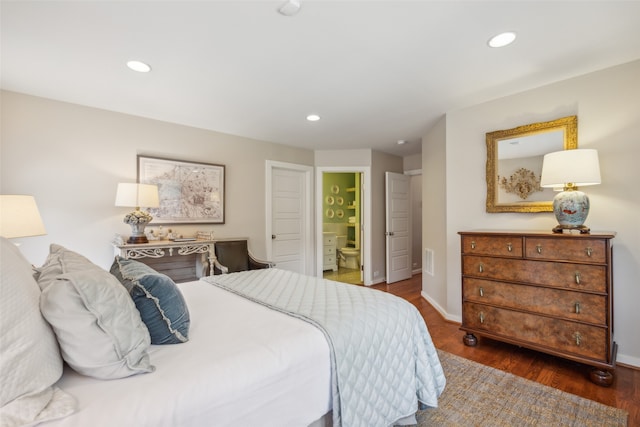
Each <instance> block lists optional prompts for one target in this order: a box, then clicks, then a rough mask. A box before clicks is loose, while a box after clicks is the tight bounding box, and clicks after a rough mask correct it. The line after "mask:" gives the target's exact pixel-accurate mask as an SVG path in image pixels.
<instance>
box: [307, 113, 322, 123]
mask: <svg viewBox="0 0 640 427" xmlns="http://www.w3.org/2000/svg"><path fill="white" fill-rule="evenodd" d="M307 120H309V121H310V122H317V121H318V120H320V116H319V115H317V114H309V115H308V116H307Z"/></svg>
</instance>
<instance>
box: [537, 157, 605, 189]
mask: <svg viewBox="0 0 640 427" xmlns="http://www.w3.org/2000/svg"><path fill="white" fill-rule="evenodd" d="M600 182H601V181H600V163H599V162H598V151H597V150H592V149H580V150H578V149H576V150H564V151H556V152H554V153H549V154H545V156H544V159H543V163H542V177H541V178H540V186H541V187H556V188H558V187H560V188H562V187H565V186H566V184H568V183H572V184H573V185H574V186H585V185H596V184H600Z"/></svg>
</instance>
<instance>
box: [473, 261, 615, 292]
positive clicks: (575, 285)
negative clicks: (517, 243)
mask: <svg viewBox="0 0 640 427" xmlns="http://www.w3.org/2000/svg"><path fill="white" fill-rule="evenodd" d="M462 274H463V275H464V276H473V277H476V278H482V279H498V280H506V281H510V282H514V281H515V282H526V283H531V284H535V285H545V286H553V287H557V288H567V289H575V290H579V291H592V292H600V293H607V292H608V290H607V283H608V282H607V267H606V266H603V265H585V264H571V263H562V262H545V261H530V260H523V259H504V258H492V257H483V256H473V255H463V257H462Z"/></svg>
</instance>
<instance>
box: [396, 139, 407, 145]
mask: <svg viewBox="0 0 640 427" xmlns="http://www.w3.org/2000/svg"><path fill="white" fill-rule="evenodd" d="M406 143H407V141H406V140H404V139H399V140H398V145H404V144H406Z"/></svg>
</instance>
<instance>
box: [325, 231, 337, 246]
mask: <svg viewBox="0 0 640 427" xmlns="http://www.w3.org/2000/svg"><path fill="white" fill-rule="evenodd" d="M322 244H323V245H325V246H327V245H335V244H336V235H335V234H333V233H326V234H323V235H322Z"/></svg>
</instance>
